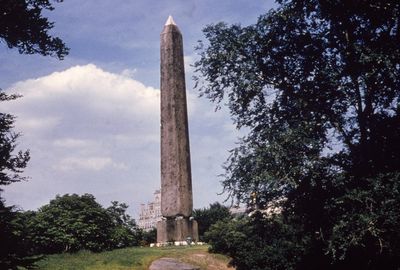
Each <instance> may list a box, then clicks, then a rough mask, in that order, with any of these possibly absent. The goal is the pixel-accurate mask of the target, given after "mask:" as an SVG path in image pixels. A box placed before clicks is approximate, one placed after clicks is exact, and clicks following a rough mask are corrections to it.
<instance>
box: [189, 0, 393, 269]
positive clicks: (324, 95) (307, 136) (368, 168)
mask: <svg viewBox="0 0 400 270" xmlns="http://www.w3.org/2000/svg"><path fill="white" fill-rule="evenodd" d="M277 3H278V8H276V9H274V10H271V11H269V12H268V13H266V14H265V15H262V16H260V17H259V19H258V21H257V23H256V24H254V25H250V26H247V27H242V26H240V25H227V24H225V23H218V24H215V25H209V26H207V27H206V28H205V29H204V34H205V37H206V39H207V42H201V43H200V44H199V47H198V50H199V52H200V59H199V60H198V61H197V62H196V63H195V67H196V72H197V75H196V77H195V80H196V83H197V88H198V89H199V91H200V94H201V95H204V96H206V97H207V98H209V99H210V100H212V101H214V102H216V103H217V104H218V105H217V106H220V104H222V103H224V104H227V106H228V107H229V109H230V112H231V115H232V118H233V120H234V121H235V124H236V126H237V128H246V129H247V130H249V133H248V135H247V136H245V137H244V138H242V139H241V141H240V143H239V145H238V147H236V148H235V149H233V150H232V152H231V156H230V158H229V159H228V161H227V162H226V164H225V168H226V174H225V179H224V180H223V182H222V184H223V186H224V189H225V191H226V192H227V193H228V194H229V195H230V196H231V197H232V198H233V199H235V200H237V201H239V202H244V203H248V204H249V203H255V204H256V205H257V207H258V208H260V209H265V208H267V207H268V206H270V205H271V203H274V204H275V205H276V206H279V207H281V208H282V214H281V216H282V217H281V218H282V224H283V225H284V226H291V227H292V229H291V230H289V231H298V230H299V232H301V233H300V234H299V235H301V236H302V237H301V239H298V240H293V239H295V238H291V239H292V240H291V241H296V243H297V244H299V245H301V246H302V248H303V251H302V253H301V254H300V255H298V256H300V257H296V260H297V261H296V262H295V261H292V259H291V258H290V257H286V260H287V265H292V266H293V267H294V269H352V267H353V268H354V267H355V266H357V265H363V266H364V268H363V269H379V267H378V265H379V263H381V267H382V266H383V268H385V267H386V268H385V269H397V268H398V267H399V264H398V263H397V264H396V263H393V264H391V263H390V262H395V261H397V262H398V261H399V260H398V256H399V255H398V254H399V253H398V251H397V244H396V241H399V240H400V239H399V238H398V235H397V233H396V230H395V229H394V227H393V224H399V223H398V222H400V220H399V211H398V210H393V211H392V210H391V209H396V208H392V207H394V206H395V205H397V203H398V199H397V198H398V196H397V194H398V193H397V192H398V189H397V187H398V184H396V183H397V182H398V172H399V171H400V151H399V150H400V149H399V147H400V141H399V138H400V114H399V113H400V106H399V98H400V49H399V46H398V44H399V41H400V29H399V23H400V3H399V2H398V1H370V0H358V1H341V0H333V1H319V0H311V1H301V0H280V1H277ZM383 194H385V196H384V195H383ZM386 198H392V199H391V200H392V201H390V202H387V201H386ZM365 206H367V208H365ZM363 207H364V208H363ZM378 209H381V210H382V211H380V210H378ZM260 220H261V219H260ZM389 220H390V221H389ZM265 222H266V223H268V222H269V221H268V220H264V221H260V223H265ZM389 235H390V237H388V236H389ZM280 237H283V236H282V235H281V234H278V236H277V237H276V238H275V240H277V241H280V240H282V239H281V238H280ZM396 237H397V238H396ZM396 239H397V240H396ZM271 248H274V249H275V251H276V252H278V253H279V250H278V249H279V247H278V246H275V247H274V246H273V245H272V246H271ZM360 255H361V256H360ZM366 258H367V259H366ZM293 260H294V258H293ZM382 263H384V264H382ZM248 267H250V265H248ZM238 269H246V268H245V267H244V266H243V265H242V266H241V267H239V268H238ZM247 269H251V268H247ZM264 269H275V268H274V266H273V265H271V264H268V263H266V264H265V265H264ZM283 269H284V268H283ZM288 269H289V268H288Z"/></svg>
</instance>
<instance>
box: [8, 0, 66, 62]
mask: <svg viewBox="0 0 400 270" xmlns="http://www.w3.org/2000/svg"><path fill="white" fill-rule="evenodd" d="M51 2H52V1H49V0H0V41H3V42H4V43H5V44H6V45H7V46H8V48H17V49H18V51H19V52H20V53H23V54H41V55H51V56H57V57H58V58H60V59H62V58H64V56H65V55H67V54H68V48H67V47H66V45H65V44H64V42H63V41H62V40H61V39H60V38H58V37H52V36H51V35H50V33H49V31H50V30H51V29H52V28H53V27H54V23H52V22H49V20H48V19H47V18H46V17H44V16H43V14H42V12H43V11H44V10H48V11H51V10H53V9H54V7H53V5H52V3H51ZM54 2H62V0H54Z"/></svg>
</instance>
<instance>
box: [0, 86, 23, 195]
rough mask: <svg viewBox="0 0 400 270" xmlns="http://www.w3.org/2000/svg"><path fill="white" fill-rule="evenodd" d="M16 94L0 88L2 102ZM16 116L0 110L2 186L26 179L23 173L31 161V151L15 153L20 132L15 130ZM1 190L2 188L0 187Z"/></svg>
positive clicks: (0, 177)
mask: <svg viewBox="0 0 400 270" xmlns="http://www.w3.org/2000/svg"><path fill="white" fill-rule="evenodd" d="M17 97H18V96H16V95H6V94H5V93H4V92H2V91H1V90H0V102H4V101H8V100H12V99H15V98H17ZM14 121H15V117H14V116H13V115H11V114H8V113H2V112H0V186H2V185H9V184H11V183H13V182H19V181H21V180H24V179H25V177H24V176H22V175H21V173H22V172H23V169H24V168H25V167H26V165H27V163H28V161H29V158H30V156H29V151H28V150H27V151H19V152H17V153H14V152H15V151H14V150H15V148H16V146H17V139H18V137H19V136H20V133H15V132H13V130H12V129H13V126H14ZM0 191H2V189H1V188H0Z"/></svg>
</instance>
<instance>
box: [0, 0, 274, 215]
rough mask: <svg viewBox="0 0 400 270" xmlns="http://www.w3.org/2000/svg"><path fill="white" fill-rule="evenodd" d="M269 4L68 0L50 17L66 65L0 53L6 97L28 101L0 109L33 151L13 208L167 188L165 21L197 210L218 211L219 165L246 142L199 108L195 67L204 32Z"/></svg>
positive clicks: (132, 200) (134, 202) (134, 199)
mask: <svg viewBox="0 0 400 270" xmlns="http://www.w3.org/2000/svg"><path fill="white" fill-rule="evenodd" d="M272 6H273V1H261V0H259V1H258V0H253V1H248V0H247V1H239V0H237V1H233V0H232V1H228V0H219V1H208V0H205V1H200V0H198V1H183V0H182V1H178V0H176V1H155V0H147V1H145V0H139V1H126V0H113V1H109V0H108V1H107V0H85V1H78V0H66V1H65V2H64V3H61V4H56V5H55V8H56V9H55V10H54V11H52V12H49V13H46V15H48V16H49V18H50V19H51V20H52V21H54V22H55V27H54V30H53V31H52V33H53V34H54V35H57V36H59V37H61V38H62V39H63V41H64V42H65V43H66V44H67V45H68V47H70V49H71V50H70V54H69V55H68V56H67V57H66V58H65V59H64V60H63V61H59V60H57V59H55V58H51V57H42V56H38V55H19V54H18V52H17V50H15V49H14V50H10V49H8V48H6V46H4V44H3V43H0V45H1V46H2V48H1V50H0V62H1V65H0V82H1V86H0V87H1V88H3V89H6V90H7V91H14V92H18V93H21V94H22V95H23V96H24V97H23V98H21V99H19V100H17V101H13V102H7V103H4V102H3V104H1V106H2V108H1V110H2V111H7V112H11V113H13V114H14V115H16V116H17V117H18V118H17V123H16V126H15V129H16V130H17V131H20V132H21V133H22V134H23V136H22V137H21V138H20V140H19V148H21V149H25V148H29V149H30V151H31V156H32V159H31V162H30V163H29V165H28V167H27V169H26V171H25V175H27V176H29V177H30V179H29V181H26V182H21V183H15V184H12V185H10V186H7V187H6V188H5V191H4V194H3V195H4V197H5V198H6V201H7V203H8V204H16V205H19V206H20V207H22V208H23V209H25V210H28V209H36V208H38V207H40V206H42V205H43V204H46V203H48V202H49V200H50V199H52V198H54V197H55V195H56V194H65V193H78V194H83V193H91V194H93V195H94V196H95V197H96V198H97V199H98V201H99V202H100V203H102V204H104V205H105V206H107V205H109V202H110V201H111V200H117V201H120V202H125V203H127V204H128V205H130V209H129V211H130V213H131V214H132V215H134V217H137V214H138V209H139V205H140V203H146V202H147V201H149V200H151V199H152V193H153V192H154V190H155V189H157V188H158V187H159V186H160V170H159V167H160V160H159V155H160V153H159V143H160V141H159V60H160V56H159V36H160V33H161V30H162V28H163V25H164V23H165V21H166V19H167V18H168V16H169V15H172V16H173V17H174V20H175V22H176V23H177V25H178V27H179V28H180V30H181V32H182V34H183V41H184V54H185V67H186V87H187V93H188V110H189V132H190V145H191V154H192V157H191V159H192V178H193V196H194V207H195V208H200V207H205V206H207V205H208V204H210V203H212V202H214V201H221V202H222V201H223V200H224V199H225V196H223V195H222V196H219V195H217V194H218V193H220V192H221V189H222V187H221V185H220V180H221V179H220V178H218V175H219V174H221V173H223V170H222V168H221V165H222V163H223V162H224V161H225V160H226V158H227V157H228V155H229V153H228V150H229V149H231V148H233V147H234V142H235V141H236V138H237V137H238V136H239V133H238V132H237V131H236V130H235V128H234V126H233V125H232V122H231V120H230V118H229V115H228V114H227V112H226V111H224V110H222V111H218V112H215V111H214V105H213V104H211V103H210V102H209V101H208V100H205V99H204V98H198V94H197V93H196V91H195V90H193V82H192V80H191V77H192V75H193V73H192V72H193V70H192V68H191V66H190V64H191V63H193V61H195V60H196V58H197V56H196V52H195V51H194V47H195V46H196V44H197V41H198V40H200V39H204V38H203V35H202V31H201V30H202V28H204V27H205V26H206V25H207V24H211V23H217V22H219V21H225V22H227V23H240V24H242V25H248V24H251V23H254V22H256V20H257V18H258V16H259V15H261V14H263V13H265V12H267V11H268V10H269V9H270V8H271V7H272Z"/></svg>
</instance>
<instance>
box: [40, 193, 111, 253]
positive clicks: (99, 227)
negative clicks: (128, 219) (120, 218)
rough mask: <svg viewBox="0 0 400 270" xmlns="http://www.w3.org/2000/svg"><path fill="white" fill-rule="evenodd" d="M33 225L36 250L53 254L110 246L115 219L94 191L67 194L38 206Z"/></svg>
mask: <svg viewBox="0 0 400 270" xmlns="http://www.w3.org/2000/svg"><path fill="white" fill-rule="evenodd" d="M34 227H35V229H34V237H33V241H34V244H35V245H36V246H37V252H39V253H44V254H51V253H60V252H73V251H78V250H81V249H86V250H91V251H102V250H105V249H109V248H110V246H111V235H112V233H113V228H114V223H113V219H112V217H111V216H110V215H109V213H108V212H107V210H106V209H104V208H103V207H102V206H101V205H100V204H99V203H97V202H96V200H95V198H94V196H93V195H91V194H84V195H82V196H79V195H77V194H72V195H69V194H65V195H63V196H59V195H57V196H56V198H55V199H53V200H51V201H50V203H49V204H47V205H45V206H42V207H41V208H40V209H39V210H38V212H37V214H36V217H35V225H34Z"/></svg>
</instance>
